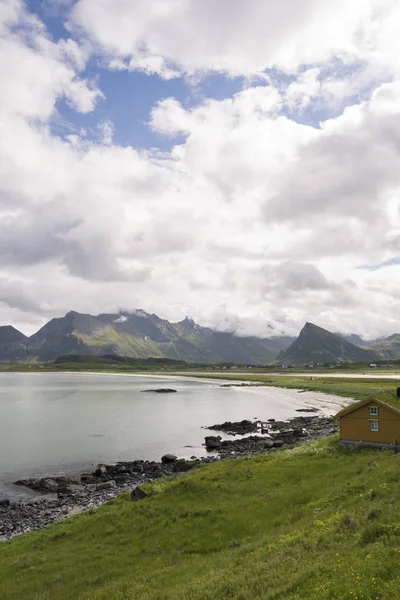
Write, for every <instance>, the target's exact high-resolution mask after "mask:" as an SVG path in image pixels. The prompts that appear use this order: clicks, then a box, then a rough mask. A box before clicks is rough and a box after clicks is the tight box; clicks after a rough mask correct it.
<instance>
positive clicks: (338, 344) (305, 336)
mask: <svg viewBox="0 0 400 600" xmlns="http://www.w3.org/2000/svg"><path fill="white" fill-rule="evenodd" d="M377 359H378V355H377V353H376V352H374V351H373V350H366V349H364V348H360V347H358V346H355V345H354V344H351V343H350V342H348V341H346V340H345V339H344V338H343V337H341V336H339V335H336V334H334V333H331V332H330V331H328V330H327V329H323V328H322V327H318V326H317V325H314V324H313V323H306V324H305V325H304V327H303V329H302V330H301V332H300V335H299V337H298V338H297V339H296V340H295V341H294V342H293V343H292V344H291V345H290V346H289V348H287V349H286V350H284V351H282V352H281V353H280V354H279V355H278V357H277V359H276V362H277V364H281V365H283V366H288V365H294V366H299V365H308V364H312V365H314V364H315V363H320V364H323V363H337V362H363V361H373V360H377Z"/></svg>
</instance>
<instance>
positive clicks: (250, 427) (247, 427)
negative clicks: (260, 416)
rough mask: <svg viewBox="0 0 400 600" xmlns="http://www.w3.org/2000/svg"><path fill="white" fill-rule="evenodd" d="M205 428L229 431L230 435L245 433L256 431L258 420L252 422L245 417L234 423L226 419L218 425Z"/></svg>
mask: <svg viewBox="0 0 400 600" xmlns="http://www.w3.org/2000/svg"><path fill="white" fill-rule="evenodd" d="M207 429H212V430H216V431H224V432H225V433H229V434H231V435H245V434H246V433H255V432H256V431H257V429H258V421H254V422H252V421H249V420H247V419H244V420H243V421H238V422H236V423H232V422H231V421H226V422H225V423H221V424H219V425H210V427H207Z"/></svg>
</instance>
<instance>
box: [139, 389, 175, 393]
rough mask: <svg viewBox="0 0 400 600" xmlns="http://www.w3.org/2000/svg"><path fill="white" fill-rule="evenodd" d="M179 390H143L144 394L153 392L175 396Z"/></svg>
mask: <svg viewBox="0 0 400 600" xmlns="http://www.w3.org/2000/svg"><path fill="white" fill-rule="evenodd" d="M176 391H177V390H172V389H171V388H158V389H155V390H142V392H153V393H155V394H174V393H175V392H176Z"/></svg>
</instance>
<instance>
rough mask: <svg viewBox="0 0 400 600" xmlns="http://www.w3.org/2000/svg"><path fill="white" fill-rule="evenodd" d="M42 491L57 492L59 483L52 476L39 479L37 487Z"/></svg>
mask: <svg viewBox="0 0 400 600" xmlns="http://www.w3.org/2000/svg"><path fill="white" fill-rule="evenodd" d="M36 489H37V490H39V491H40V492H49V493H55V492H58V483H57V482H56V481H54V479H51V478H50V477H45V478H43V479H39V482H38V487H37V488H36Z"/></svg>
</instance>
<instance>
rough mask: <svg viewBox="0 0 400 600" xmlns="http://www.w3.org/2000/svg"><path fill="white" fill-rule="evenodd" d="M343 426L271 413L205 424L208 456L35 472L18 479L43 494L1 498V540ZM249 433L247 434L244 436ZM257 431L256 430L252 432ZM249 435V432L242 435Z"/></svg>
mask: <svg viewBox="0 0 400 600" xmlns="http://www.w3.org/2000/svg"><path fill="white" fill-rule="evenodd" d="M303 412H313V413H316V412H321V411H319V409H316V408H314V409H312V408H311V409H310V408H309V409H298V413H299V415H300V414H301V413H303ZM337 430H338V425H337V422H336V420H335V419H333V418H331V417H326V416H323V415H322V414H321V415H315V414H314V415H312V416H303V415H301V416H296V417H292V418H289V419H286V420H285V421H276V420H275V419H269V421H268V422H261V421H253V422H251V421H241V422H237V423H230V422H227V423H224V424H221V425H209V426H206V427H204V433H206V432H207V431H210V434H213V435H210V434H209V435H205V436H204V437H205V442H206V445H207V438H208V439H210V438H213V440H214V441H213V443H214V444H216V446H214V447H215V450H213V451H211V452H209V453H208V455H207V456H206V457H201V458H197V457H195V456H192V457H191V459H189V460H188V459H178V458H177V457H176V456H171V455H167V456H164V457H163V458H162V460H161V462H156V461H143V460H134V461H119V462H117V463H116V464H112V465H106V464H99V465H98V466H97V468H96V469H95V470H94V471H93V472H91V473H79V474H75V475H69V476H61V477H57V476H53V477H51V476H47V477H43V478H40V479H37V478H29V479H25V480H19V481H18V482H14V484H17V485H20V486H24V487H25V488H28V489H34V490H36V491H40V492H41V494H42V495H41V496H39V497H37V498H35V499H33V500H32V501H28V502H25V503H22V502H18V503H17V502H16V503H14V502H11V501H9V500H3V501H0V542H2V541H7V540H10V539H12V538H14V537H16V536H17V535H21V534H24V533H28V532H31V531H35V530H38V529H43V528H46V527H48V526H49V525H51V524H52V523H55V522H57V521H60V520H64V519H66V518H68V517H71V516H73V515H76V514H78V513H81V512H85V511H87V510H90V509H95V508H98V507H99V506H101V505H102V504H104V503H105V502H108V501H110V500H112V499H113V498H115V497H116V496H118V495H120V494H122V493H124V492H127V491H131V492H132V491H133V490H135V489H136V488H137V487H138V486H140V485H141V484H143V483H149V482H152V481H154V480H156V479H158V478H161V477H166V476H167V477H170V476H172V475H175V474H178V473H186V472H188V471H190V470H191V469H193V468H195V467H198V466H200V465H203V464H207V463H210V462H214V461H216V460H229V459H230V460H232V459H235V458H243V457H250V456H255V455H257V454H261V453H265V452H271V451H272V452H273V451H276V450H277V449H279V448H285V447H293V446H296V445H298V444H301V443H304V442H306V441H310V440H312V439H316V438H320V437H325V436H327V435H330V434H332V433H335V432H336V431H337ZM214 431H215V433H216V434H218V433H230V434H231V435H233V436H235V435H238V436H240V437H237V438H236V437H234V438H233V439H222V437H221V436H219V435H215V434H214ZM243 434H245V435H244V436H243ZM252 434H254V435H252ZM242 436H243V437H242Z"/></svg>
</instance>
